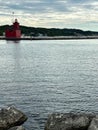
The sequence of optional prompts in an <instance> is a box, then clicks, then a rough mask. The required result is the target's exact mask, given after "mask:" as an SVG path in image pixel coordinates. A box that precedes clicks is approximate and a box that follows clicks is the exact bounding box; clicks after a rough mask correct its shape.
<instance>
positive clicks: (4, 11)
mask: <svg viewBox="0 0 98 130" xmlns="http://www.w3.org/2000/svg"><path fill="white" fill-rule="evenodd" d="M12 12H15V16H14V17H17V18H18V19H19V21H20V22H21V24H23V25H28V26H39V27H60V28H66V27H70V28H73V27H74V28H77V27H78V28H83V29H89V28H88V26H87V23H89V24H91V25H94V24H95V22H96V23H97V22H98V18H97V17H98V13H97V12H98V1H97V0H25V1H24V0H21V1H20V0H10V1H8V0H3V1H2V0H0V19H3V20H1V21H0V24H5V23H10V19H12ZM90 28H91V27H90ZM93 29H94V28H93ZM95 29H96V28H95Z"/></svg>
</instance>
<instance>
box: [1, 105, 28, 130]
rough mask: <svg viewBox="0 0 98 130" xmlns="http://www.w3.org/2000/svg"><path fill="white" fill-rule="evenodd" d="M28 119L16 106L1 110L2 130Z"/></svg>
mask: <svg viewBox="0 0 98 130" xmlns="http://www.w3.org/2000/svg"><path fill="white" fill-rule="evenodd" d="M26 120H27V117H26V115H25V114H24V113H23V112H21V111H19V110H17V109H16V108H15V107H8V108H6V109H1V110H0V130H7V129H8V128H11V127H14V126H19V125H21V124H23V123H24V122H25V121H26Z"/></svg>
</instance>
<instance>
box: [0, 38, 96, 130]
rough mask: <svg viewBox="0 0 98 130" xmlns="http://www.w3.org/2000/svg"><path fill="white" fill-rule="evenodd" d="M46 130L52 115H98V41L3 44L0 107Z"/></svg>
mask: <svg viewBox="0 0 98 130" xmlns="http://www.w3.org/2000/svg"><path fill="white" fill-rule="evenodd" d="M9 105H14V106H16V107H17V108H19V109H20V110H22V111H23V112H25V113H26V115H27V116H28V118H29V119H28V121H27V122H26V123H25V124H24V125H25V127H26V128H27V129H28V130H43V129H44V123H45V122H46V119H47V116H48V114H51V113H53V112H61V113H62V112H96V113H98V40H69V41H68V40H57V41H56V40H50V41H48V40H47V41H46V40H44V41H43V40H42V41H21V42H20V43H13V42H6V41H0V107H1V108H2V107H5V106H9Z"/></svg>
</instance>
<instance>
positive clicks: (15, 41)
mask: <svg viewBox="0 0 98 130" xmlns="http://www.w3.org/2000/svg"><path fill="white" fill-rule="evenodd" d="M6 42H7V43H8V44H9V43H12V44H13V43H20V40H6Z"/></svg>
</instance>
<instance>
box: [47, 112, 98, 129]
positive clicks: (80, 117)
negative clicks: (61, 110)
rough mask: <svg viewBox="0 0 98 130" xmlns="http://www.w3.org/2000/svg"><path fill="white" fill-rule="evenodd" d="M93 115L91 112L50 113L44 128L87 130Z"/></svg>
mask: <svg viewBox="0 0 98 130" xmlns="http://www.w3.org/2000/svg"><path fill="white" fill-rule="evenodd" d="M94 117H95V115H91V114H72V113H69V114H58V113H57V114H52V115H50V116H49V118H48V120H47V122H46V124H45V130H87V129H88V127H89V124H90V122H91V120H92V118H94Z"/></svg>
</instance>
